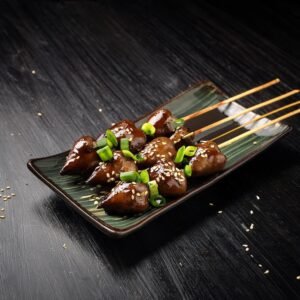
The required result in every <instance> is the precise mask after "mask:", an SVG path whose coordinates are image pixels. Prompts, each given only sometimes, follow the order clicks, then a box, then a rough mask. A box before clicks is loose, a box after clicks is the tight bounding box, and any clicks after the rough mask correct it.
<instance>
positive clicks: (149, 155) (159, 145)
mask: <svg viewBox="0 0 300 300" xmlns="http://www.w3.org/2000/svg"><path fill="white" fill-rule="evenodd" d="M140 155H141V157H142V158H143V161H141V162H139V164H141V165H142V166H145V167H151V166H153V165H154V164H155V163H156V162H158V161H160V160H162V159H163V160H172V159H173V158H174V157H175V155H176V149H175V146H174V143H173V142H172V141H171V140H170V139H169V138H167V137H158V138H155V139H154V140H152V141H151V142H149V143H148V144H147V145H146V146H145V148H144V149H143V150H142V151H141V152H140Z"/></svg>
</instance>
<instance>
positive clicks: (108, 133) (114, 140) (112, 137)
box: [106, 129, 118, 147]
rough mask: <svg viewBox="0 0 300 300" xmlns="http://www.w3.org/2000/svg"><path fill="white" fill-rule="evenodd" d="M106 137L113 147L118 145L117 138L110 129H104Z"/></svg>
mask: <svg viewBox="0 0 300 300" xmlns="http://www.w3.org/2000/svg"><path fill="white" fill-rule="evenodd" d="M106 137H107V139H108V140H109V141H110V142H111V143H112V144H113V146H114V147H117V146H118V140H117V138H116V136H115V134H114V133H113V132H112V131H111V130H110V129H107V130H106Z"/></svg>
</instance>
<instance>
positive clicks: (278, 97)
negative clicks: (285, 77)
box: [188, 90, 300, 136]
mask: <svg viewBox="0 0 300 300" xmlns="http://www.w3.org/2000/svg"><path fill="white" fill-rule="evenodd" d="M299 92H300V90H293V91H290V92H288V93H285V94H283V95H280V96H277V97H275V98H272V99H270V100H267V101H265V102H263V103H259V104H256V105H253V106H251V107H249V108H246V109H244V110H243V111H241V112H239V113H237V114H235V115H233V116H229V117H226V118H224V119H222V120H219V121H217V122H214V123H212V124H209V125H207V126H204V127H202V128H199V129H197V130H195V131H194V132H193V134H194V135H195V136H196V135H197V134H199V133H201V132H204V131H206V130H209V129H212V128H214V127H216V126H219V125H221V124H223V123H226V122H229V121H231V120H233V119H235V118H237V117H240V116H242V115H244V114H246V113H248V112H250V111H253V110H256V109H258V108H261V107H264V106H266V105H269V104H272V103H275V102H277V101H280V100H283V99H285V98H287V97H289V96H292V95H294V94H297V93H299ZM189 135H190V134H188V136H189Z"/></svg>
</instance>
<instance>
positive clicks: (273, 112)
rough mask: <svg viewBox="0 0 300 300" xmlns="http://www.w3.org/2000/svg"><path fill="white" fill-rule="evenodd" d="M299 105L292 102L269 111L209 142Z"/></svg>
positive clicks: (299, 102)
mask: <svg viewBox="0 0 300 300" xmlns="http://www.w3.org/2000/svg"><path fill="white" fill-rule="evenodd" d="M299 104H300V101H296V102H293V103H291V104H288V105H285V106H283V107H280V108H277V109H275V110H272V111H270V112H268V113H266V114H263V115H259V116H257V117H255V118H253V119H252V120H250V121H248V122H246V123H244V124H242V125H240V126H238V127H235V128H233V129H231V130H229V131H226V132H224V133H222V134H220V135H218V136H216V137H214V138H212V139H210V140H211V141H216V140H218V139H220V138H221V137H224V136H226V135H228V134H230V133H233V132H235V131H237V130H239V129H241V128H245V126H247V125H249V124H251V123H255V122H256V121H258V120H260V119H263V118H266V117H268V116H270V115H273V114H276V113H278V112H280V111H282V110H285V109H288V108H290V107H293V106H296V105H299Z"/></svg>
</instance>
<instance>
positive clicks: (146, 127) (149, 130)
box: [141, 123, 156, 136]
mask: <svg viewBox="0 0 300 300" xmlns="http://www.w3.org/2000/svg"><path fill="white" fill-rule="evenodd" d="M141 129H142V130H143V131H144V133H145V134H146V135H150V136H153V135H154V133H155V130H156V129H155V127H154V126H153V125H152V124H151V123H144V124H143V125H142V128H141Z"/></svg>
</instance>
